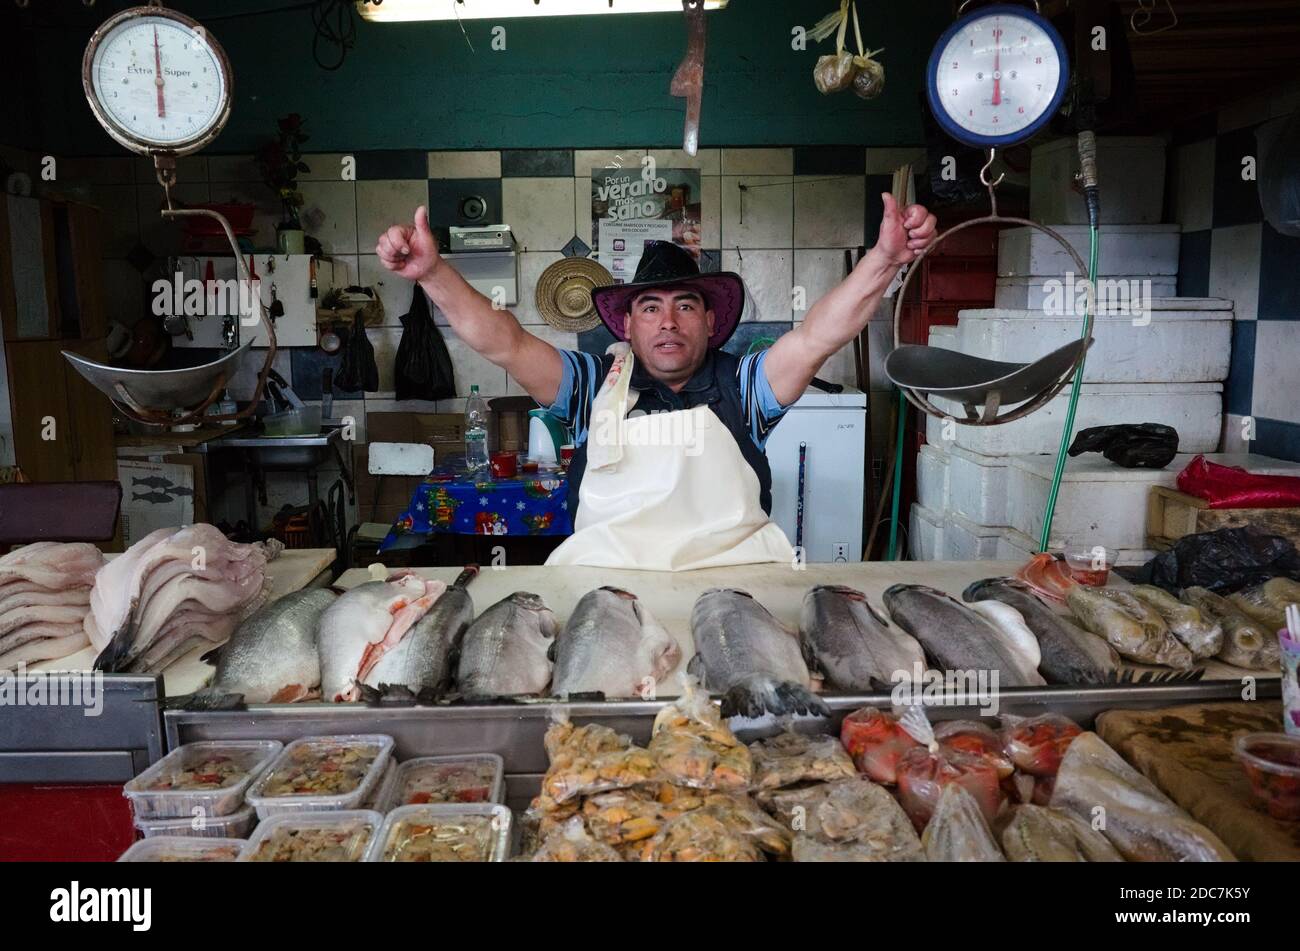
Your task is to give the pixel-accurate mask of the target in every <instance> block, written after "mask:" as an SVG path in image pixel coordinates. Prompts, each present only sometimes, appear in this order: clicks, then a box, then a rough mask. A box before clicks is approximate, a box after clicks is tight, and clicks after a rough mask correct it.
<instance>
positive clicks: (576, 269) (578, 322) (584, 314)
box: [535, 257, 614, 333]
mask: <svg viewBox="0 0 1300 951" xmlns="http://www.w3.org/2000/svg"><path fill="white" fill-rule="evenodd" d="M613 282H614V278H613V277H611V276H610V273H609V271H607V270H605V268H604V267H603V266H601V265H600V264H598V263H596V262H595V261H593V260H592V259H591V258H580V257H571V258H562V259H561V260H559V261H556V262H555V263H554V264H552V265H551V266H550V267H548V268H547V269H546V270H545V271H543V272H542V274H541V277H539V278H538V279H537V289H536V292H535V297H536V301H537V312H538V313H539V314H541V317H542V320H544V321H546V322H547V323H548V324H550V325H551V326H552V327H554V328H555V329H556V330H562V331H565V332H570V333H581V332H582V331H584V330H591V329H592V328H593V327H596V326H598V325H599V324H600V315H599V314H597V313H596V306H595V304H593V303H592V300H591V292H592V289H593V288H597V287H601V286H603V285H606V284H612V283H613Z"/></svg>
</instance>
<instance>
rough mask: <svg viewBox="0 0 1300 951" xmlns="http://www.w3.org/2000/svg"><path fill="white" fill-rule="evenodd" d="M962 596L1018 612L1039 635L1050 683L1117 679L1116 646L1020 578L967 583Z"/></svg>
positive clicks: (1041, 666) (1041, 664)
mask: <svg viewBox="0 0 1300 951" xmlns="http://www.w3.org/2000/svg"><path fill="white" fill-rule="evenodd" d="M961 596H962V599H963V600H965V601H982V600H988V599H995V600H998V601H1001V602H1002V603H1003V604H1008V605H1010V606H1011V607H1013V608H1015V609H1016V610H1017V611H1019V612H1020V616H1021V618H1022V619H1023V620H1024V622H1025V626H1026V627H1028V628H1029V629H1030V630H1031V631H1033V632H1034V635H1035V636H1036V637H1037V638H1038V648H1039V653H1040V654H1041V657H1042V659H1041V660H1040V661H1039V664H1038V670H1039V672H1040V673H1042V675H1043V676H1044V677H1045V678H1046V679H1047V681H1048V683H1054V684H1100V683H1107V682H1111V681H1114V680H1115V679H1116V678H1117V676H1118V674H1119V670H1120V658H1119V654H1117V653H1116V652H1115V649H1114V648H1113V647H1111V646H1110V645H1109V644H1108V643H1106V641H1105V640H1103V639H1102V638H1100V637H1098V636H1097V635H1096V634H1093V633H1092V632H1090V631H1085V630H1084V629H1083V628H1081V627H1078V626H1077V625H1075V624H1072V623H1070V621H1069V620H1068V619H1067V618H1065V617H1062V616H1061V615H1059V614H1057V613H1056V612H1055V611H1053V610H1052V609H1051V608H1050V607H1048V606H1047V605H1046V604H1044V603H1043V602H1042V601H1041V600H1040V599H1039V598H1038V596H1037V595H1035V594H1034V589H1033V588H1032V587H1030V586H1029V585H1028V584H1026V583H1025V582H1023V581H1021V580H1019V579H1018V578H985V579H984V580H982V581H976V582H974V583H973V584H971V585H970V586H968V587H967V588H966V590H965V591H963V592H962V595H961Z"/></svg>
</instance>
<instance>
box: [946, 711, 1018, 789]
mask: <svg viewBox="0 0 1300 951" xmlns="http://www.w3.org/2000/svg"><path fill="white" fill-rule="evenodd" d="M934 738H935V739H936V740H938V741H939V745H940V746H941V747H943V748H944V749H949V750H956V751H958V752H960V753H968V754H970V755H971V756H982V757H984V758H985V759H987V760H988V761H989V762H990V763H991V764H992V765H993V767H994V768H995V769H996V770H997V771H998V777H999V778H1002V779H1005V778H1006V777H1008V776H1010V775H1011V774H1012V773H1014V772H1015V770H1016V767H1015V764H1013V763H1012V762H1011V759H1010V758H1009V757H1008V756H1007V754H1006V753H1005V752H1004V751H1003V745H1002V740H1001V738H1000V737H999V736H998V735H997V733H995V732H994V731H993V729H992V727H988V726H985V725H984V724H983V723H978V722H976V721H974V720H947V721H945V722H943V723H940V724H938V725H936V726H935V728H934Z"/></svg>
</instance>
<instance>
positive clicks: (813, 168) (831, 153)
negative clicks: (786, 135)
mask: <svg viewBox="0 0 1300 951" xmlns="http://www.w3.org/2000/svg"><path fill="white" fill-rule="evenodd" d="M866 167H867V153H866V150H865V149H863V148H862V146H860V145H858V146H852V145H796V146H795V147H794V173H795V174H796V175H861V174H862V173H863V172H864V171H866Z"/></svg>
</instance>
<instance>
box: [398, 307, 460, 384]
mask: <svg viewBox="0 0 1300 951" xmlns="http://www.w3.org/2000/svg"><path fill="white" fill-rule="evenodd" d="M400 319H401V321H402V342H401V343H399V344H398V345H397V360H396V363H395V365H394V368H393V380H394V383H395V384H396V385H395V389H396V391H397V394H396V395H397V398H398V399H399V400H449V399H454V398H455V397H456V377H455V374H454V373H453V371H452V367H451V355H450V354H449V353H448V352H447V344H446V343H444V342H443V339H442V333H441V332H440V331H439V330H438V325H437V324H436V323H434V320H433V315H432V314H431V313H429V298H428V297H426V296H425V293H424V290H423V289H422V288H421V287H420V285H418V284H417V285H415V289H414V291H413V292H412V294H411V309H410V310H408V311H407V312H406V313H405V314H403V315H402V316H401V318H400Z"/></svg>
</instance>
